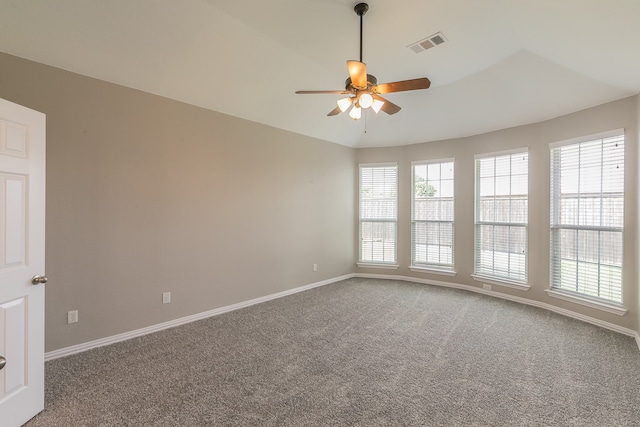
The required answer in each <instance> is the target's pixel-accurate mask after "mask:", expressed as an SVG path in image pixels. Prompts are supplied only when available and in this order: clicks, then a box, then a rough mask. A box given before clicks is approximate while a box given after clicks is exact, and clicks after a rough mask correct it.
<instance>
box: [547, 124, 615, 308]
mask: <svg viewBox="0 0 640 427" xmlns="http://www.w3.org/2000/svg"><path fill="white" fill-rule="evenodd" d="M587 139H588V140H586V141H582V142H578V143H575V142H574V143H571V144H562V143H560V144H553V145H551V288H552V289H555V290H561V291H566V292H570V293H575V294H577V295H579V296H586V297H588V298H596V299H599V300H606V302H614V303H622V236H623V228H622V227H623V222H624V221H623V219H624V213H623V209H624V133H623V131H617V132H615V133H613V134H609V135H606V136H604V137H601V138H594V137H591V138H587Z"/></svg>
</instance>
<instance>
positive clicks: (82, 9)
mask: <svg viewBox="0 0 640 427" xmlns="http://www.w3.org/2000/svg"><path fill="white" fill-rule="evenodd" d="M356 3H357V1H353V0H268V1H267V0H244V1H229V0H181V1H175V0H109V1H105V0H56V1H49V0H2V1H1V2H0V51H2V52H6V53H9V54H12V55H16V56H20V57H22V58H26V59H30V60H33V61H37V62H40V63H44V64H48V65H52V66H54V67H59V68H62V69H65V70H69V71H73V72H76V73H79V74H83V75H86V76H91V77H95V78H98V79H102V80H106V81H109V82H113V83H117V84H120V85H124V86H128V87H132V88H136V89H140V90H143V91H146V92H150V93H154V94H158V95H162V96H165V97H168V98H172V99H176V100H180V101H184V102H187V103H189V104H193V105H197V106H201V107H204V108H208V109H211V110H215V111H219V112H223V113H226V114H230V115H233V116H237V117H241V118H245V119H248V120H252V121H256V122H259V123H264V124H267V125H270V126H274V127H277V128H282V129H286V130H289V131H292V132H297V133H300V134H304V135H309V136H312V137H316V138H320V139H323V140H327V141H332V142H335V143H338V144H342V145H346V146H351V147H377V146H394V145H406V144H414V143H420V142H428V141H434V140H440V139H448V138H455V137H461V136H468V135H474V134H479V133H484V132H488V131H492V130H497V129H503V128H508V127H513V126H517V125H521V124H527V123H534V122H538V121H541V120H546V119H550V118H553V117H556V116H559V115H563V114H567V113H570V112H573V111H578V110H581V109H584V108H588V107H591V106H594V105H599V104H602V103H605V102H609V101H612V100H616V99H620V98H623V97H627V96H631V95H635V94H637V93H639V92H640V55H638V49H639V48H638V45H639V44H640V25H639V24H638V19H639V18H640V1H638V0H561V1H559V0H394V1H393V2H391V1H383V0H369V1H368V4H369V11H368V13H367V14H366V15H365V16H364V52H363V61H364V62H365V63H366V64H367V70H368V72H369V73H370V74H374V75H375V76H376V77H377V78H378V82H380V83H386V82H392V81H397V80H407V79H413V78H418V77H428V78H429V79H430V80H431V82H432V84H431V88H430V89H427V90H420V91H412V92H402V93H393V94H389V95H386V97H387V98H388V99H389V100H390V101H392V102H394V103H395V104H398V105H399V106H401V107H402V110H401V111H400V112H399V113H397V114H395V115H393V116H389V115H386V114H384V113H382V112H381V113H380V114H379V115H375V114H373V113H372V112H368V113H367V114H366V119H365V117H363V119H361V120H359V121H357V122H354V121H353V120H351V119H350V118H349V117H348V116H347V115H346V114H341V115H338V116H335V117H327V116H326V114H327V113H328V112H329V111H330V110H332V109H333V108H334V107H335V102H336V101H337V99H339V98H340V95H296V94H295V93H294V92H295V91H296V90H315V89H318V90H340V89H343V88H344V81H345V79H346V78H347V77H348V73H347V68H346V60H348V59H356V60H357V59H359V58H358V57H359V22H360V21H359V17H358V16H357V15H356V14H355V12H354V11H353V7H354V5H355V4H356ZM438 31H441V32H442V33H443V34H444V35H445V37H446V39H447V42H446V43H445V44H442V45H439V46H437V47H435V48H432V49H429V50H426V51H424V52H421V53H414V52H413V51H412V50H411V49H409V48H408V47H407V46H408V45H410V44H412V43H414V42H417V41H419V40H422V39H424V38H426V37H428V36H430V35H432V34H434V33H436V32H438ZM0 72H1V71H0Z"/></svg>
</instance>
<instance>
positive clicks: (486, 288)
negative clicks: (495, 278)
mask: <svg viewBox="0 0 640 427" xmlns="http://www.w3.org/2000/svg"><path fill="white" fill-rule="evenodd" d="M482 289H484V290H485V291H490V290H491V285H487V284H486V283H484V284H483V285H482Z"/></svg>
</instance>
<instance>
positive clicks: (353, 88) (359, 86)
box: [296, 3, 431, 120]
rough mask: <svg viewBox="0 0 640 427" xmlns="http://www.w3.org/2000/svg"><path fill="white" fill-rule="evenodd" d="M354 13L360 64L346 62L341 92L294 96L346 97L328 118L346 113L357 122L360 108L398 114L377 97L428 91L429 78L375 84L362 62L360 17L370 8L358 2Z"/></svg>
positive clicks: (384, 100) (305, 91) (375, 81)
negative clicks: (358, 21)
mask: <svg viewBox="0 0 640 427" xmlns="http://www.w3.org/2000/svg"><path fill="white" fill-rule="evenodd" d="M353 10H354V11H355V12H356V14H357V15H358V16H359V17H360V61H355V60H349V61H347V69H348V70H349V78H348V79H347V81H346V82H345V88H344V90H299V91H297V92H296V93H299V94H318V93H320V94H340V95H348V96H347V97H346V98H342V99H340V100H338V106H337V107H336V108H334V109H333V110H331V111H330V112H329V114H327V116H335V115H337V114H340V113H344V112H348V113H349V116H350V117H351V118H352V119H354V120H358V119H359V118H360V117H362V109H363V108H371V109H372V110H373V111H374V112H375V113H376V114H377V113H378V112H379V111H380V110H382V111H384V112H385V113H387V114H395V113H397V112H398V111H400V107H399V106H397V105H396V104H394V103H393V102H391V101H389V100H387V99H385V98H383V97H381V96H380V95H385V94H387V93H393V92H404V91H408V90H418V89H428V88H429V86H430V85H431V82H430V81H429V79H428V78H426V77H422V78H418V79H412V80H402V81H399V82H392V83H381V84H378V79H376V78H375V76H373V75H371V74H367V66H366V64H365V63H364V62H362V17H363V16H364V14H365V13H367V11H368V10H369V5H368V4H366V3H358V4H357V5H355V7H354V8H353Z"/></svg>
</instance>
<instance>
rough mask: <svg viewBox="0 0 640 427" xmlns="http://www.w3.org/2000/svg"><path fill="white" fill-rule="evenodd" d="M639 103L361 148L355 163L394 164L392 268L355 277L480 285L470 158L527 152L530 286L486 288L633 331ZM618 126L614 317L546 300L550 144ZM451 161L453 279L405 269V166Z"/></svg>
mask: <svg viewBox="0 0 640 427" xmlns="http://www.w3.org/2000/svg"><path fill="white" fill-rule="evenodd" d="M637 103H638V100H637V97H631V98H626V99H622V100H619V101H615V102H611V103H608V104H604V105H601V106H598V107H594V108H590V109H588V110H584V111H580V112H577V113H574V114H569V115H566V116H562V117H559V118H556V119H553V120H548V121H545V122H542V123H537V124H532V125H527V126H521V127H516V128H511V129H505V130H500V131H496V132H491V133H487V134H483V135H476V136H473V137H468V138H460V139H452V140H447V141H437V142H430V143H424V144H416V145H409V146H404V147H397V148H371V149H361V150H358V152H357V161H358V163H375V162H390V161H393V162H397V163H398V173H399V194H398V197H399V218H398V221H399V225H398V260H399V264H400V268H399V269H398V270H391V271H390V270H379V269H372V268H357V269H356V271H357V272H359V273H367V274H389V275H401V276H409V277H417V278H422V279H428V280H436V281H442V282H451V283H456V284H463V285H469V286H474V287H479V288H482V283H481V282H478V281H476V280H474V279H473V278H472V277H471V274H472V273H473V256H474V254H473V244H472V242H473V222H474V155H475V154H482V153H492V152H497V151H502V150H509V149H515V148H528V150H529V183H530V184H529V188H530V192H529V284H530V286H531V287H530V289H529V290H528V291H521V290H516V289H512V288H507V287H502V286H497V285H493V290H494V291H498V292H502V293H506V294H510V295H514V296H518V297H522V298H528V299H532V300H535V301H540V302H543V303H546V304H550V305H554V306H557V307H561V308H565V309H568V310H572V311H574V312H577V313H581V314H584V315H587V316H590V317H593V318H596V319H600V320H603V321H606V322H610V323H613V324H616V325H619V326H622V327H624V328H629V329H633V330H637V325H638V324H640V320H639V318H638V316H639V310H638V306H639V305H640V304H639V303H638V290H637V283H638V268H637V265H638V262H637V256H638V255H637V241H638V232H637V230H638V227H637V222H638V194H637V193H638V192H637V188H638V186H637V182H638V174H637V169H638V112H637V109H638V105H637ZM618 128H625V131H626V152H625V155H626V165H625V168H626V169H625V174H626V176H625V182H626V194H625V241H624V254H625V255H624V266H625V270H624V278H623V280H624V285H623V293H624V294H623V298H624V305H625V308H627V309H628V310H629V311H628V313H627V314H626V315H625V316H622V317H620V316H618V315H615V314H610V313H606V312H603V311H601V310H595V309H591V308H587V307H584V306H582V305H577V304H574V303H571V302H566V301H562V300H558V299H556V298H551V297H549V296H548V295H547V293H546V292H545V291H544V290H545V289H547V288H548V287H549V211H550V205H549V185H550V184H549V143H552V142H556V141H561V140H565V139H570V138H574V137H580V136H585V135H591V134H595V133H599V132H604V131H608V130H613V129H618ZM445 158H455V200H456V202H455V203H456V204H455V230H454V232H455V242H456V247H455V265H456V272H457V274H456V276H454V277H448V276H443V275H434V274H425V273H419V272H412V271H410V270H409V268H408V266H409V264H410V262H411V251H410V242H411V228H410V224H411V212H410V208H411V194H410V187H411V162H412V161H419V160H431V159H445Z"/></svg>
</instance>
